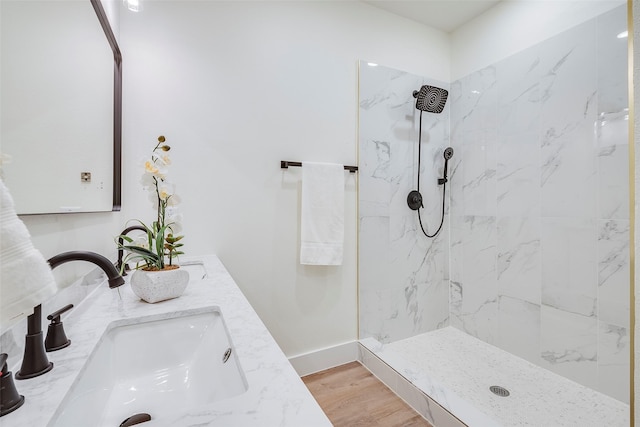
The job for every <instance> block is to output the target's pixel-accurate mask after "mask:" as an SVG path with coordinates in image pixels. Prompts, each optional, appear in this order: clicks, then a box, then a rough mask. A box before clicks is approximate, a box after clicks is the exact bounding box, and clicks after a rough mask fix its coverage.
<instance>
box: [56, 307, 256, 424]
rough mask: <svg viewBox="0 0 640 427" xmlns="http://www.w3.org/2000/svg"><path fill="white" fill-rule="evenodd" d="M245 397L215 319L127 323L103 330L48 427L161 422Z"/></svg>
mask: <svg viewBox="0 0 640 427" xmlns="http://www.w3.org/2000/svg"><path fill="white" fill-rule="evenodd" d="M70 350H71V351H72V349H71V348H70ZM246 390H247V382H246V379H245V376H244V373H243V372H242V369H241V367H240V365H239V363H238V360H237V357H236V355H235V352H234V349H233V344H232V342H231V339H230V337H229V334H228V331H227V329H226V326H225V324H224V319H223V317H222V314H221V313H220V311H217V310H210V311H206V312H198V313H190V314H187V315H181V316H179V317H173V318H169V319H166V318H165V319H162V320H159V319H157V317H146V318H137V319H127V320H125V321H118V322H114V323H112V324H111V325H110V326H109V328H107V330H106V332H105V333H104V334H103V336H102V337H101V339H100V340H99V341H98V344H97V345H96V348H95V349H94V351H93V353H92V354H91V356H90V357H89V359H88V360H87V362H86V363H85V365H84V367H83V369H82V371H81V372H80V374H79V376H78V378H77V379H76V380H75V382H74V384H73V385H72V386H71V388H70V389H69V392H68V393H67V395H66V396H65V397H64V399H63V401H62V403H61V404H60V406H59V407H58V410H57V411H56V413H55V415H54V417H53V418H52V420H51V422H50V423H49V426H50V427H62V426H80V425H84V426H89V425H90V426H119V425H120V423H122V422H123V421H124V420H125V419H127V418H129V417H131V416H133V415H135V414H139V413H147V414H149V415H150V416H151V419H152V420H161V419H163V418H165V417H166V416H168V415H176V414H179V413H184V412H188V411H189V410H190V409H193V408H196V407H200V406H202V405H207V404H211V403H213V402H216V401H219V400H222V399H226V398H230V397H233V396H237V395H239V394H242V393H244V392H245V391H246Z"/></svg>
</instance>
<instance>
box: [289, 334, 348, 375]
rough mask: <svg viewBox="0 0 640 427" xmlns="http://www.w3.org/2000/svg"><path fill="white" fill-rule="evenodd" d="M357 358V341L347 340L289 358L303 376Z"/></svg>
mask: <svg viewBox="0 0 640 427" xmlns="http://www.w3.org/2000/svg"><path fill="white" fill-rule="evenodd" d="M358 359H359V356H358V341H349V342H345V343H342V344H338V345H335V346H331V347H326V348H322V349H319V350H315V351H311V352H309V353H304V354H299V355H297V356H292V357H290V358H289V363H291V365H293V368H294V369H295V370H296V372H297V373H298V375H300V376H301V377H304V376H305V375H310V374H313V373H316V372H320V371H324V370H325V369H330V368H334V367H336V366H340V365H344V364H346V363H349V362H353V361H356V360H358Z"/></svg>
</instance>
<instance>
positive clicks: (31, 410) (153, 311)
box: [0, 255, 331, 427]
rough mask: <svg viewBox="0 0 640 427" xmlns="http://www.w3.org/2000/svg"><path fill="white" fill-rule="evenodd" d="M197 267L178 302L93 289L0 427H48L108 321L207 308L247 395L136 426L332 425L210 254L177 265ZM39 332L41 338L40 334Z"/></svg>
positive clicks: (124, 290) (23, 384)
mask: <svg viewBox="0 0 640 427" xmlns="http://www.w3.org/2000/svg"><path fill="white" fill-rule="evenodd" d="M199 260H201V261H202V262H203V266H200V267H202V272H203V274H202V275H204V277H201V276H202V275H201V274H199V272H200V270H198V268H195V267H189V270H190V273H191V278H190V282H189V285H188V286H187V289H186V290H185V292H184V294H183V295H182V296H181V297H180V298H176V299H172V300H168V301H164V302H160V303H156V304H147V303H145V302H143V301H141V300H140V299H138V298H137V297H136V296H135V295H134V294H133V292H132V291H131V288H130V286H129V285H128V283H127V284H125V285H124V286H121V287H120V288H118V289H119V290H118V289H109V287H108V286H107V284H106V283H104V284H102V285H100V286H98V287H97V288H96V290H95V291H94V292H93V293H92V294H90V295H89V296H88V297H87V298H85V300H84V301H82V302H81V303H80V304H79V305H78V306H77V307H76V308H74V309H73V310H72V311H71V312H70V313H69V315H68V316H66V317H63V319H62V320H63V322H64V325H65V330H66V333H67V336H68V337H69V339H71V346H70V347H68V348H66V349H63V350H60V351H56V352H52V353H47V355H48V357H49V360H50V361H51V362H53V363H54V368H53V370H52V371H50V372H49V373H46V374H44V375H41V376H39V377H36V378H33V379H29V380H22V381H16V387H17V388H18V392H19V393H20V394H22V395H24V396H25V399H26V400H25V403H24V405H23V406H22V407H21V408H20V409H18V410H17V411H15V412H13V413H10V414H8V415H5V416H4V417H2V418H0V426H2V427H25V426H29V427H36V426H46V425H47V424H48V423H49V421H50V420H51V418H52V417H53V415H54V413H55V412H56V409H57V408H58V406H59V405H60V403H61V402H62V400H63V398H64V397H65V394H66V393H67V391H68V390H69V388H70V387H71V386H72V384H73V383H74V380H75V379H76V378H77V376H78V374H79V372H80V371H81V369H82V367H83V365H84V363H85V361H86V360H87V358H88V357H89V355H90V354H91V352H92V350H93V349H94V347H95V346H96V344H97V342H98V340H99V339H100V337H101V336H102V334H103V333H104V331H105V330H106V329H107V327H108V325H109V324H110V323H111V322H113V321H116V320H123V319H133V318H137V317H142V316H150V315H155V316H158V315H159V316H162V315H166V316H167V317H170V316H175V313H180V312H185V311H190V310H193V309H199V308H210V307H216V308H218V309H219V310H220V312H221V313H222V315H223V316H224V319H225V322H226V326H227V328H228V330H229V333H230V335H231V339H232V341H233V344H234V346H235V351H236V354H237V355H238V360H239V363H240V365H241V367H242V370H243V371H244V374H245V376H246V381H247V384H248V390H247V391H246V392H245V393H242V394H241V395H239V396H235V397H231V398H228V399H224V400H221V401H218V402H215V403H213V404H209V405H206V406H202V407H199V408H198V409H197V410H193V411H191V412H190V413H181V412H180V410H179V409H176V412H175V415H174V416H173V417H171V419H169V420H151V421H149V422H146V423H143V424H140V425H141V426H145V427H147V426H148V427H157V426H173V427H177V426H225V427H231V426H238V427H249V426H267V427H268V426H295V427H298V426H305V427H314V426H331V423H330V422H329V420H328V419H327V417H326V415H325V414H324V412H323V411H322V410H321V409H320V407H319V406H318V404H317V403H316V401H315V400H314V398H313V396H312V395H311V393H310V392H309V391H308V390H307V388H306V387H305V385H304V383H303V382H302V380H301V379H300V377H299V376H298V375H297V373H296V372H295V370H294V369H293V367H292V366H291V365H290V363H289V361H288V360H287V358H286V357H285V355H284V353H282V351H281V350H280V348H279V347H278V345H277V344H276V342H275V341H274V339H273V337H272V336H271V335H270V334H269V332H268V331H267V329H266V327H265V326H264V324H263V323H262V321H261V320H260V318H259V317H258V315H257V314H256V312H255V311H254V310H253V308H252V307H251V305H250V304H249V302H248V301H247V299H246V298H245V297H244V295H243V294H242V292H241V291H240V289H239V288H238V286H237V285H236V284H235V282H234V280H233V279H232V277H231V276H230V275H229V273H228V272H227V270H226V269H225V268H224V266H223V265H222V263H221V262H220V261H219V260H218V258H217V257H216V256H213V255H208V256H203V257H197V258H183V259H181V261H183V263H187V262H194V261H196V262H197V261H199ZM194 273H195V274H194ZM204 273H206V274H204ZM194 276H195V277H194ZM43 317H44V313H43ZM45 321H46V320H45ZM44 330H45V332H46V327H45V329H44ZM167 345H171V343H167ZM19 359H21V356H20V358H19ZM18 362H20V361H18ZM19 368H20V365H19V363H18V364H17V365H13V366H11V371H12V372H14V373H15V372H16V371H17V370H18V369H19ZM92 426H93V425H92ZM69 427H76V426H69ZM77 427H80V426H77ZM114 427H117V426H114Z"/></svg>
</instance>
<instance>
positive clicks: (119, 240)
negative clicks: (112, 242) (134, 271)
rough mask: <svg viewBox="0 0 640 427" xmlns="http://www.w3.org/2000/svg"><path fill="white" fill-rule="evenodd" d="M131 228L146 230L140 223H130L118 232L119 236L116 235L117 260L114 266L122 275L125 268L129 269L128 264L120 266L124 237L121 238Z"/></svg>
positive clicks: (124, 274) (125, 270) (124, 273)
mask: <svg viewBox="0 0 640 427" xmlns="http://www.w3.org/2000/svg"><path fill="white" fill-rule="evenodd" d="M133 230H140V231H145V232H146V231H147V229H146V228H144V227H143V226H141V225H132V226H131V227H127V228H125V229H124V230H122V233H120V236H119V237H118V262H117V263H116V268H117V269H118V271H121V272H122V273H121V274H122V275H123V276H126V275H127V270H129V266H128V265H126V264H125V266H124V268H122V256H123V254H124V251H123V250H122V244H123V243H124V239H123V238H122V236H126V235H127V234H128V233H129V232H130V231H133Z"/></svg>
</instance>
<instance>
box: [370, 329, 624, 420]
mask: <svg viewBox="0 0 640 427" xmlns="http://www.w3.org/2000/svg"><path fill="white" fill-rule="evenodd" d="M360 343H361V344H362V345H364V346H365V347H366V348H367V349H369V350H370V351H371V352H373V353H374V354H375V355H376V356H378V357H379V358H380V359H382V360H383V361H384V362H385V363H386V364H388V365H389V366H391V367H392V368H393V369H394V370H395V371H397V372H398V373H399V374H401V375H402V376H404V377H405V378H406V379H407V380H409V381H410V382H411V383H412V384H413V385H414V386H416V387H417V388H419V389H420V390H422V391H423V392H424V393H425V394H427V395H428V396H429V397H431V398H432V399H433V400H435V401H436V402H438V403H439V404H440V405H441V406H443V407H444V408H445V409H447V410H448V411H449V412H451V413H452V414H454V415H455V416H456V417H457V418H458V419H460V420H462V421H463V422H464V423H466V424H467V425H469V426H483V427H489V426H554V427H561V426H562V427H564V426H576V427H577V426H580V427H591V426H593V427H596V426H597V427H600V426H611V427H617V426H620V427H626V426H628V425H629V405H627V404H625V403H623V402H620V401H618V400H615V399H613V398H611V397H609V396H606V395H604V394H602V393H599V392H597V391H594V390H592V389H590V388H587V387H584V386H582V385H580V384H577V383H575V382H573V381H570V380H568V379H566V378H564V377H561V376H559V375H557V374H554V373H552V372H550V371H548V370H546V369H543V368H540V367H538V366H535V365H533V364H532V363H529V362H527V361H526V360H524V359H520V358H518V357H515V356H513V355H511V354H509V353H507V352H505V351H503V350H500V349H498V348H497V347H494V346H492V345H489V344H487V343H484V342H483V341H480V340H478V339H476V338H474V337H471V336H469V335H467V334H465V333H464V332H461V331H459V330H458V329H455V328H453V327H447V328H443V329H439V330H436V331H432V332H428V333H426V334H421V335H417V336H414V337H411V338H407V339H404V340H401V341H397V342H394V343H390V344H384V345H383V344H380V343H378V341H376V340H375V339H373V338H367V339H364V340H361V341H360ZM493 385H498V386H502V387H504V388H506V389H508V390H509V392H510V395H509V396H508V397H500V396H496V395H494V394H493V393H491V392H490V391H489V387H490V386H493Z"/></svg>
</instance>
